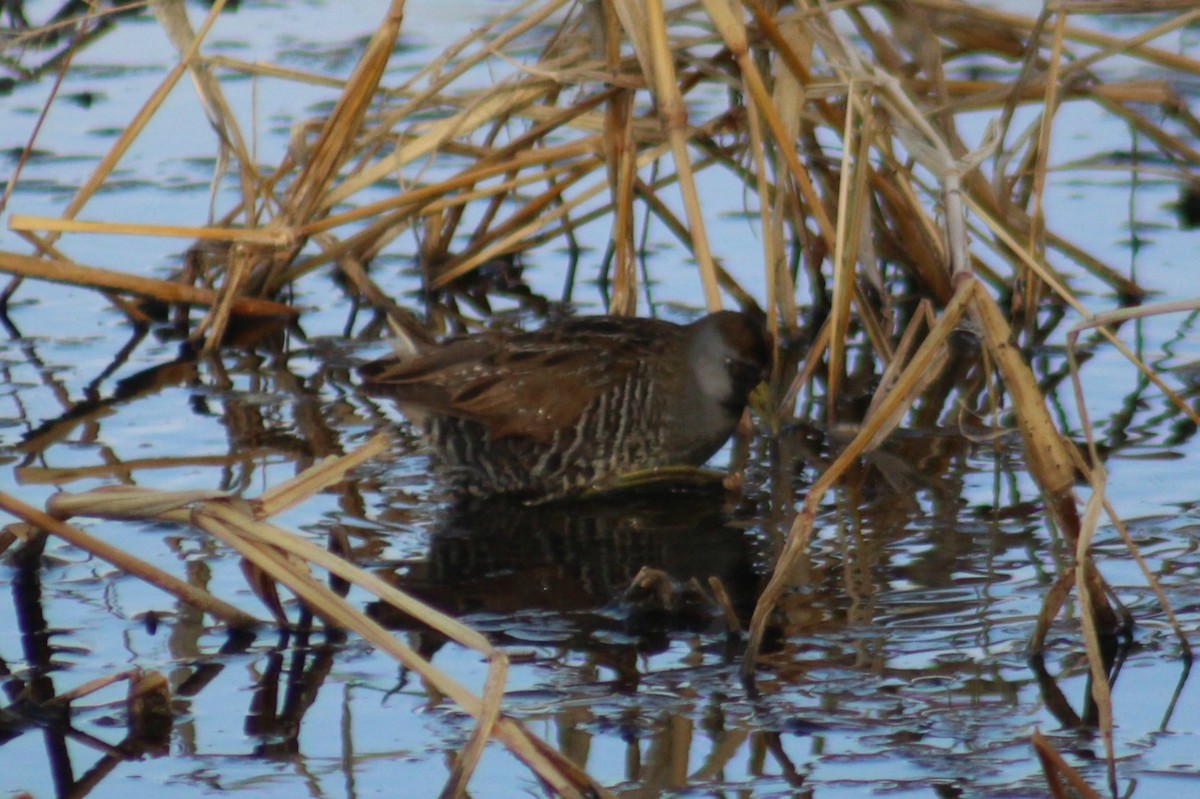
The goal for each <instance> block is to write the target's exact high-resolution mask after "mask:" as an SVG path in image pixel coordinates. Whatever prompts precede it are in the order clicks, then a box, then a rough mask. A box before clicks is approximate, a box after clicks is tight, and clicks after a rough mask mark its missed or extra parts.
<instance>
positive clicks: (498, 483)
mask: <svg viewBox="0 0 1200 799" xmlns="http://www.w3.org/2000/svg"><path fill="white" fill-rule="evenodd" d="M770 358H771V345H770V338H769V336H768V334H767V333H766V331H765V329H764V328H763V325H762V323H761V321H760V319H759V318H757V317H756V316H753V315H751V314H749V313H740V312H734V311H718V312H717V313H712V314H709V315H707V316H704V317H702V318H700V319H698V320H696V321H695V322H692V323H691V324H687V325H678V324H674V323H672V322H666V321H662V320H658V319H640V318H634V317H621V316H584V317H574V318H568V319H565V320H562V321H560V322H557V323H553V324H549V325H547V326H545V327H543V328H541V329H540V330H537V331H534V332H485V333H479V334H476V335H470V336H462V337H458V338H451V339H448V340H446V341H445V342H443V343H441V344H434V345H424V346H420V347H418V350H417V352H416V353H415V354H412V355H399V356H391V357H388V358H383V359H380V360H378V361H374V362H372V363H369V364H367V365H365V366H364V367H363V368H362V375H363V377H364V389H365V390H366V392H367V393H370V394H375V395H379V396H384V397H389V398H391V399H393V400H395V402H396V403H397V405H398V406H399V408H400V410H401V411H402V412H403V413H404V414H405V416H407V417H408V418H409V419H410V420H411V421H412V422H413V423H415V424H417V425H420V426H421V427H422V428H423V429H424V431H425V434H426V436H427V437H428V438H429V439H430V441H431V442H432V444H433V447H434V451H435V458H436V459H437V464H438V467H439V471H440V472H441V474H442V475H443V476H444V477H445V478H446V479H447V480H448V481H449V483H450V485H451V487H452V488H453V489H454V490H455V491H456V493H459V494H465V495H470V496H476V497H482V496H493V495H511V496H515V497H519V498H522V499H549V498H555V497H561V496H566V495H569V494H573V493H577V492H579V491H582V490H584V489H586V488H589V487H593V486H597V485H603V484H604V482H605V481H606V480H608V479H609V478H612V477H615V476H618V475H621V474H626V473H629V472H634V471H640V470H644V469H651V468H654V467H661V466H676V465H687V466H699V465H701V464H703V463H704V462H705V461H707V460H708V459H709V458H710V457H712V455H713V454H714V453H715V452H716V451H717V450H718V449H720V448H721V446H722V445H723V444H724V443H725V441H726V440H727V439H728V438H729V436H730V434H731V433H732V432H733V429H734V427H735V426H736V425H737V422H738V420H739V419H740V418H741V415H742V411H743V410H744V409H745V407H746V401H747V397H748V395H749V394H750V391H751V390H752V389H753V388H754V387H755V386H757V385H758V384H759V383H760V382H761V381H762V380H763V379H764V377H765V376H766V371H767V368H768V365H769V363H770Z"/></svg>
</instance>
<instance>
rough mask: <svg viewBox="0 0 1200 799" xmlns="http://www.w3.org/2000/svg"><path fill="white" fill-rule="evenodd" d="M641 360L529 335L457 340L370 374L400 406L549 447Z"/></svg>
mask: <svg viewBox="0 0 1200 799" xmlns="http://www.w3.org/2000/svg"><path fill="white" fill-rule="evenodd" d="M636 362H637V358H636V357H629V353H628V352H625V353H621V352H617V351H614V350H613V349H612V348H609V347H603V346H600V347H597V346H595V344H594V342H593V343H589V342H588V341H587V340H586V339H582V338H577V337H573V336H567V337H563V336H555V337H550V336H541V335H538V334H526V335H523V336H516V337H512V338H503V339H502V338H488V337H472V338H465V339H458V340H452V341H450V342H447V343H446V344H444V345H442V346H441V347H439V348H437V349H436V350H433V351H431V352H429V353H426V354H424V355H421V356H418V357H416V358H412V359H409V360H406V361H405V360H399V361H398V360H397V359H388V360H387V361H376V362H375V363H374V364H368V366H367V367H365V368H364V370H363V373H364V375H365V376H366V378H367V388H368V390H370V391H371V392H372V393H376V394H381V395H386V396H389V397H391V398H392V399H394V400H396V401H397V402H398V403H400V404H401V405H410V406H414V405H415V406H417V407H419V408H421V409H423V410H425V411H428V412H430V413H434V414H441V415H446V416H456V417H459V418H463V419H471V420H474V421H476V422H479V423H480V424H482V425H484V426H485V427H487V428H488V430H489V431H490V432H491V434H492V435H493V436H494V437H496V438H504V437H507V436H528V437H530V438H533V439H536V440H538V441H547V440H549V439H550V438H552V437H553V435H554V433H555V431H557V430H559V429H561V428H563V427H566V426H569V425H571V424H574V422H575V421H576V420H577V419H578V418H579V415H580V414H581V413H582V412H583V410H584V408H585V407H586V406H587V404H588V403H590V402H591V401H592V400H593V399H594V398H595V397H596V396H597V395H598V394H599V393H602V392H603V391H605V390H607V389H608V388H609V387H611V386H614V385H616V384H617V383H619V382H621V381H623V380H624V379H625V377H626V376H627V375H628V374H629V372H630V371H631V370H632V369H633V368H634V366H635V365H636Z"/></svg>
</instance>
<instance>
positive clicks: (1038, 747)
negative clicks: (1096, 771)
mask: <svg viewBox="0 0 1200 799" xmlns="http://www.w3.org/2000/svg"><path fill="white" fill-rule="evenodd" d="M1030 744H1032V745H1033V749H1034V751H1035V752H1036V753H1037V756H1038V760H1039V761H1041V764H1042V773H1043V774H1044V775H1045V777H1046V784H1047V786H1049V788H1050V795H1051V796H1053V797H1054V799H1101V796H1100V794H1099V793H1098V792H1097V791H1096V790H1095V789H1094V788H1092V787H1091V786H1090V785H1088V784H1087V783H1086V782H1084V780H1083V777H1081V776H1079V772H1077V771H1076V770H1075V769H1073V768H1071V766H1070V764H1068V763H1067V761H1066V760H1064V759H1063V756H1062V755H1061V754H1059V752H1058V750H1057V749H1055V748H1054V744H1052V743H1050V741H1049V740H1047V738H1046V736H1044V735H1042V733H1041V731H1040V730H1037V731H1034V733H1033V737H1032V738H1031V739H1030ZM1063 780H1066V785H1063ZM1068 788H1069V792H1068ZM1112 795H1113V796H1116V795H1117V794H1116V793H1113V794H1112Z"/></svg>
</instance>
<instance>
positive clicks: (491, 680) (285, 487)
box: [0, 435, 609, 797]
mask: <svg viewBox="0 0 1200 799" xmlns="http://www.w3.org/2000/svg"><path fill="white" fill-rule="evenodd" d="M386 446H387V437H386V436H384V435H377V436H374V437H373V438H372V439H370V440H369V441H368V442H367V443H366V444H364V445H363V446H361V447H359V448H358V449H357V450H355V451H353V452H351V453H349V454H348V455H344V456H340V457H337V458H330V459H326V460H325V461H323V462H321V463H319V464H317V465H315V466H312V467H310V468H309V469H306V470H305V471H304V472H303V473H301V474H300V475H297V476H296V477H295V478H293V479H292V480H289V481H287V482H285V483H282V484H279V485H277V486H275V487H274V488H272V489H270V490H268V491H267V492H265V493H264V494H263V496H262V497H260V498H259V499H258V500H242V499H238V498H235V497H230V496H225V495H223V494H221V493H220V492H212V491H192V492H160V491H153V490H150V489H143V488H138V487H128V486H113V487H107V488H102V489H97V490H95V491H91V492H87V493H83V494H75V495H69V494H58V495H55V496H54V497H52V498H51V500H50V502H49V507H50V508H52V509H53V510H54V512H55V513H57V514H59V515H89V516H96V517H101V518H108V519H126V520H134V519H142V520H150V519H153V520H158V521H171V522H179V523H191V524H193V525H195V526H197V527H199V528H200V529H202V530H204V531H206V532H208V533H209V534H211V535H213V536H214V537H216V538H218V539H219V540H221V541H223V542H224V543H226V544H227V545H229V546H230V547H231V548H233V549H234V550H235V551H237V552H238V553H239V554H240V555H241V556H242V557H243V558H245V559H246V560H247V561H248V562H250V563H252V564H254V566H255V567H256V568H257V569H258V570H259V571H260V572H261V573H262V574H265V575H266V576H267V577H268V578H269V579H270V580H271V581H273V582H277V583H281V584H283V585H285V586H287V587H288V589H289V590H291V591H292V592H293V593H294V594H295V595H296V596H297V597H298V598H300V599H301V601H303V602H304V603H305V605H306V606H307V607H309V608H310V609H311V610H312V611H313V612H314V613H316V614H318V615H320V616H321V617H322V618H323V619H325V620H326V621H327V622H328V623H331V624H334V625H336V626H338V627H343V628H345V629H349V630H352V631H354V632H357V633H359V634H360V635H362V636H363V637H364V638H365V639H366V640H368V641H369V642H370V643H372V644H373V645H374V646H375V647H377V648H378V649H380V650H381V651H383V652H385V653H387V654H389V655H390V656H392V657H394V658H396V659H397V660H399V662H401V663H402V664H403V665H404V666H405V667H407V668H409V669H412V670H413V671H415V672H416V673H418V674H420V675H421V677H422V679H424V680H426V681H427V682H428V684H429V685H430V686H432V687H433V689H434V690H435V691H437V692H438V693H439V694H441V695H444V696H447V697H449V698H450V699H451V700H453V701H454V702H455V703H456V704H458V705H459V707H461V708H462V709H463V710H464V711H465V712H466V713H468V714H469V715H471V716H473V717H474V718H475V719H476V720H477V724H476V728H475V730H474V731H473V733H472V737H471V740H470V741H469V743H468V746H467V747H466V748H465V749H464V750H463V752H462V753H461V755H460V757H459V759H458V761H457V762H456V764H455V767H454V769H453V771H452V775H451V778H450V780H449V781H448V783H447V787H446V790H445V792H444V793H443V795H448V796H449V795H460V793H461V791H462V790H463V788H464V786H465V785H466V784H467V782H468V781H469V779H470V775H471V774H472V772H473V770H474V767H475V765H476V763H477V762H478V758H479V756H480V754H481V753H482V750H483V747H484V745H485V744H486V742H487V741H488V740H489V739H490V738H491V737H496V738H498V739H499V740H501V741H503V742H504V743H505V744H506V745H507V746H508V747H509V749H510V750H511V751H512V752H513V754H514V755H515V756H516V757H517V758H519V759H520V760H522V762H524V763H526V764H527V765H528V766H529V767H530V768H531V769H533V770H534V771H535V772H536V773H537V774H538V776H539V777H540V778H542V779H544V780H546V782H547V784H549V785H550V786H552V788H553V790H555V791H556V792H558V793H559V794H561V795H563V796H578V797H582V796H583V795H584V794H585V793H586V794H589V795H597V796H608V795H609V794H608V793H607V792H606V791H605V790H604V789H603V788H602V787H601V786H599V785H598V784H596V783H594V782H593V781H592V780H591V778H589V777H587V775H586V774H584V773H583V772H582V771H580V770H579V769H577V768H575V767H573V766H571V765H569V764H568V763H567V761H565V759H563V758H561V756H557V755H556V754H555V755H548V754H547V750H548V747H547V746H546V745H545V744H544V743H542V742H540V741H537V740H536V739H535V738H533V736H532V735H531V734H529V733H528V732H527V731H526V730H525V729H524V728H523V727H522V726H521V725H519V724H518V723H516V722H514V721H513V720H511V719H508V718H506V717H504V716H502V714H501V700H502V698H503V692H504V687H505V684H506V674H507V669H508V658H507V656H506V655H505V654H504V652H503V651H502V650H499V649H496V648H495V647H493V646H492V645H491V642H489V641H488V640H487V638H486V637H485V636H483V635H481V634H480V633H478V632H476V631H475V630H473V629H471V628H470V627H468V626H466V625H464V624H463V623H462V622H460V621H458V620H457V619H454V618H452V617H450V616H447V615H446V614H444V613H441V612H440V611H437V610H435V609H433V608H431V607H429V606H428V605H426V604H424V603H423V602H420V601H419V600H417V599H415V598H414V597H412V596H410V595H408V594H406V593H404V592H403V591H401V590H399V589H398V588H396V587H394V586H392V585H389V584H388V583H386V582H384V581H383V580H382V579H380V578H379V577H376V576H375V575H373V574H371V573H370V572H367V571H364V570H363V569H361V568H359V567H357V566H355V565H353V564H351V563H350V562H348V561H347V560H345V559H344V558H342V557H340V556H338V555H335V554H334V553H332V552H329V551H328V550H326V549H322V548H321V547H318V546H316V545H315V544H313V543H311V542H309V541H307V540H305V539H303V538H300V537H299V536H296V535H293V534H291V533H289V532H287V531H285V530H283V529H281V528H279V527H276V526H275V525H273V524H270V523H268V522H266V521H263V518H262V517H264V516H267V515H270V514H273V513H278V512H281V511H283V510H285V509H287V508H290V507H293V506H294V505H296V504H297V503H299V502H301V501H303V500H304V499H306V498H307V497H310V496H312V494H314V493H316V492H318V491H321V490H323V489H325V488H327V487H329V486H330V485H333V484H334V483H336V482H338V481H340V480H342V479H343V478H344V476H345V475H346V474H347V473H348V472H349V471H350V470H352V469H354V468H355V467H357V466H359V465H361V464H362V463H363V462H364V461H366V460H368V459H370V458H372V457H377V456H378V455H379V454H380V453H381V452H383V451H384V450H385V449H386ZM6 499H9V498H6V497H5V496H4V495H3V494H0V502H4V501H5V500H6ZM11 502H12V503H15V500H11ZM10 510H13V512H14V513H18V515H20V516H21V518H24V519H26V520H27V521H30V522H31V523H33V524H35V525H38V526H42V527H44V528H45V529H50V530H52V531H54V532H55V533H56V534H60V535H63V537H64V538H66V539H67V540H68V541H70V542H71V543H76V544H78V545H80V546H84V547H85V548H88V549H89V551H94V552H96V554H98V555H99V556H100V557H105V559H108V557H110V556H111V557H117V556H118V555H123V553H120V552H119V550H116V549H115V548H114V547H111V546H109V545H106V544H104V543H103V542H99V543H100V545H101V547H100V549H99V551H97V550H95V549H92V548H91V544H92V542H94V541H95V539H91V537H89V536H86V535H85V534H77V533H75V532H72V531H70V530H68V531H61V530H60V528H61V527H66V525H62V523H61V522H57V520H56V519H54V518H53V517H51V516H48V515H47V514H44V513H41V512H39V511H36V510H35V509H33V508H28V507H26V506H21V505H20V504H19V503H16V504H14V505H12V507H11V508H10ZM119 560H120V563H119V566H120V567H121V568H127V570H129V571H130V573H132V574H135V575H137V576H141V577H143V579H152V581H154V582H155V584H163V585H166V586H168V587H169V590H172V591H176V592H183V593H180V596H181V598H183V599H184V600H185V601H188V602H193V603H196V604H197V605H198V606H199V607H201V608H202V609H205V610H210V612H213V613H214V614H215V615H218V617H220V618H223V619H228V618H229V613H228V612H226V606H225V605H224V603H221V602H220V600H216V599H214V598H212V597H211V596H209V595H207V594H205V593H204V592H200V591H199V590H198V589H191V587H190V586H187V585H186V584H180V583H179V581H177V580H175V579H174V578H172V577H171V576H170V575H165V574H163V573H162V572H160V571H159V570H157V569H155V568H154V567H149V566H143V565H141V564H140V562H137V561H136V560H132V559H126V558H120V559H119ZM298 563H304V564H310V565H313V566H317V567H319V568H322V569H324V570H326V571H327V572H329V573H330V574H332V575H336V576H338V577H340V578H342V579H344V580H346V581H347V582H350V583H352V584H353V585H356V586H358V587H359V588H361V589H363V590H365V591H367V592H369V593H371V594H373V595H374V596H376V597H378V598H379V599H380V600H381V601H383V602H386V603H388V604H389V605H391V606H392V607H394V608H396V609H397V610H399V611H400V612H402V613H405V614H407V615H408V616H410V617H411V618H413V619H414V620H415V621H416V622H417V623H419V624H422V625H426V626H428V627H430V628H432V629H434V630H437V631H438V632H439V633H441V634H442V635H445V636H446V637H447V638H450V639H451V640H454V641H456V642H457V643H459V644H460V645H462V646H464V647H467V648H469V649H473V650H475V651H476V652H479V653H480V654H481V655H483V656H484V657H485V658H487V660H488V677H487V679H486V681H485V685H484V691H483V695H482V696H476V695H475V694H473V693H472V692H471V691H470V690H468V689H467V688H466V687H464V686H462V685H461V684H460V683H458V682H456V681H455V680H453V679H451V678H450V677H449V676H447V675H446V674H444V673H443V672H441V671H439V670H438V669H436V668H434V667H433V665H432V664H431V663H429V661H427V660H425V659H424V658H422V657H421V656H420V655H419V654H418V653H416V652H415V651H413V650H412V649H410V648H409V647H407V646H405V645H404V644H403V643H401V642H399V641H398V640H396V638H395V637H394V636H392V635H391V634H390V633H389V632H387V631H386V630H384V629H383V628H382V627H381V626H380V625H379V624H378V623H376V622H374V621H373V620H371V619H369V618H368V617H367V616H365V615H364V614H363V613H362V612H361V611H360V610H358V609H357V608H355V607H353V606H351V605H350V604H349V603H348V602H346V600H344V599H342V598H341V597H340V596H338V595H337V594H336V593H334V592H333V591H332V590H330V589H329V588H328V587H327V586H325V585H323V584H321V583H319V582H317V581H316V580H315V579H314V578H313V577H312V576H311V574H310V573H309V571H308V569H307V567H305V568H298V567H297V564H298ZM126 564H129V565H126ZM180 586H182V588H181V587H180ZM187 589H191V590H187ZM234 612H235V613H240V612H237V611H234ZM222 614H224V615H222ZM242 615H243V616H244V614H242ZM233 618H238V617H237V616H234V617H233ZM246 618H249V617H246ZM250 621H251V622H253V623H258V622H257V620H254V619H250Z"/></svg>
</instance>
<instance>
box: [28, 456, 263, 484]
mask: <svg viewBox="0 0 1200 799" xmlns="http://www.w3.org/2000/svg"><path fill="white" fill-rule="evenodd" d="M273 452H274V450H271V449H267V448H253V447H251V448H248V449H239V450H238V451H237V452H235V453H233V454H230V455H187V456H181V457H161V458H130V459H128V460H123V461H116V462H113V463H99V464H95V465H92V466H17V467H16V468H14V469H13V477H15V478H16V481H17V482H18V483H20V484H22V485H56V486H60V485H64V484H66V483H72V482H75V481H76V480H95V479H97V478H109V479H113V480H118V481H120V482H132V479H133V475H134V474H136V473H138V472H144V471H153V470H158V469H185V468H194V467H197V466H208V467H228V466H232V465H234V464H242V465H249V464H251V463H254V462H260V461H262V460H263V459H265V458H266V457H267V456H268V455H270V454H272V453H273Z"/></svg>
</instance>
